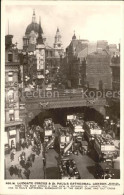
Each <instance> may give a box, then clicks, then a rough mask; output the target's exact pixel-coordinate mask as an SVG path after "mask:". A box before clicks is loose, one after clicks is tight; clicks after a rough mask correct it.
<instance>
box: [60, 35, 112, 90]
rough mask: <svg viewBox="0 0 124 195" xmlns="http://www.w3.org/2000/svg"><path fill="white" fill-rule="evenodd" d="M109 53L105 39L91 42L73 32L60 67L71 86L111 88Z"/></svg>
mask: <svg viewBox="0 0 124 195" xmlns="http://www.w3.org/2000/svg"><path fill="white" fill-rule="evenodd" d="M110 61H111V55H110V52H109V50H108V42H107V41H97V42H96V43H91V42H89V41H88V40H78V39H77V38H76V35H75V34H74V35H73V37H72V41H71V43H70V45H69V46H68V47H67V48H66V56H65V58H64V60H63V63H62V66H63V67H62V69H63V70H64V69H65V70H66V71H65V72H64V74H66V79H67V82H69V83H70V86H71V87H72V88H79V87H88V88H95V89H101V90H103V89H112V71H111V68H110Z"/></svg>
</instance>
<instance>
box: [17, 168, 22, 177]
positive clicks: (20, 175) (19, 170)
mask: <svg viewBox="0 0 124 195" xmlns="http://www.w3.org/2000/svg"><path fill="white" fill-rule="evenodd" d="M21 172H22V170H21V169H18V178H21V179H23V177H22V173H21Z"/></svg>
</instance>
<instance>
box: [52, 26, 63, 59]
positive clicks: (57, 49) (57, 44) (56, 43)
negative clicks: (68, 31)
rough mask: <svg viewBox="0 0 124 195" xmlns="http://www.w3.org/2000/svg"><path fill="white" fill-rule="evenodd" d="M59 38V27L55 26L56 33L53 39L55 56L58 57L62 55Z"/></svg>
mask: <svg viewBox="0 0 124 195" xmlns="http://www.w3.org/2000/svg"><path fill="white" fill-rule="evenodd" d="M61 38H62V36H61V34H60V31H59V28H57V31H56V35H55V41H54V51H55V57H60V56H63V54H64V50H63V46H62V41H61Z"/></svg>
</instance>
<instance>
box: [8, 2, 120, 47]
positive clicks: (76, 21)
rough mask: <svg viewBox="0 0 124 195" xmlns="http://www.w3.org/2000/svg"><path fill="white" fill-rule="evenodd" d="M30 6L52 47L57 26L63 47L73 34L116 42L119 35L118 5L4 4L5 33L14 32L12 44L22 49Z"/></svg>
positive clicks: (91, 39) (67, 43)
mask: <svg viewBox="0 0 124 195" xmlns="http://www.w3.org/2000/svg"><path fill="white" fill-rule="evenodd" d="M33 9H35V13H36V21H37V23H39V17H41V26H42V29H43V32H44V35H45V36H46V38H47V43H48V45H50V46H53V43H54V37H55V33H56V29H57V27H58V28H59V29H60V32H61V35H62V43H63V46H64V48H66V47H67V46H68V45H69V43H70V41H71V39H72V36H73V34H74V31H75V34H76V36H77V38H78V39H79V37H80V39H88V40H89V41H97V40H107V41H108V42H109V43H116V44H118V43H119V41H120V38H121V29H122V27H121V25H122V24H121V9H120V6H119V5H80V4H78V3H77V4H76V5H71V4H68V5H65V4H63V5H59V4H56V5H7V6H6V9H5V12H6V17H5V28H6V29H5V32H6V34H8V21H9V34H12V35H14V38H13V43H15V42H17V43H18V48H19V49H21V48H22V37H23V36H24V35H25V30H26V27H27V26H28V25H29V24H30V23H31V21H32V14H33Z"/></svg>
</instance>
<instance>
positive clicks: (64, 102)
mask: <svg viewBox="0 0 124 195" xmlns="http://www.w3.org/2000/svg"><path fill="white" fill-rule="evenodd" d="M21 102H22V103H23V104H24V105H25V113H26V115H27V116H28V117H27V118H28V121H30V120H32V119H33V118H35V117H36V116H37V115H38V114H39V113H41V112H44V111H46V110H57V109H65V108H68V109H69V108H82V107H87V108H93V109H95V110H96V111H97V112H99V113H100V114H102V115H103V116H105V105H106V98H98V97H88V96H83V95H82V92H81V91H75V92H74V91H68V92H67V91H59V92H57V91H48V92H45V93H44V94H43V93H42V94H40V96H39V94H38V93H36V91H35V93H33V92H30V93H29V92H28V93H25V95H24V97H23V98H22V101H21ZM20 110H21V109H20Z"/></svg>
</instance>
